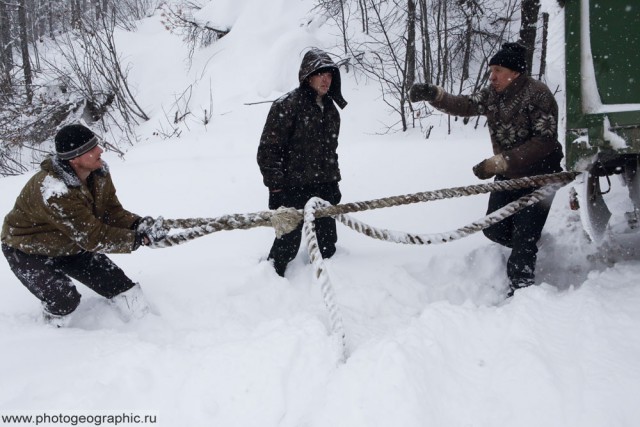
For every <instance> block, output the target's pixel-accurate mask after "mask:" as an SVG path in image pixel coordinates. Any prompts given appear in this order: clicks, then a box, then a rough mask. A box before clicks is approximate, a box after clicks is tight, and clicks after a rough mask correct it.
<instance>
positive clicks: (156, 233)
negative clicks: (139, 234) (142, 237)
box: [144, 216, 169, 244]
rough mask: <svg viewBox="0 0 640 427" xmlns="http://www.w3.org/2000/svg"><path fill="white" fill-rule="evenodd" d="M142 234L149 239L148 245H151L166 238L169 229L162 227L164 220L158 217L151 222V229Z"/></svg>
mask: <svg viewBox="0 0 640 427" xmlns="http://www.w3.org/2000/svg"><path fill="white" fill-rule="evenodd" d="M144 233H145V234H146V236H147V238H148V239H149V241H150V244H153V243H155V242H158V241H160V240H162V239H164V238H165V237H167V234H169V229H168V228H167V227H165V225H164V218H163V217H161V216H159V217H158V218H156V219H154V220H153V224H151V227H149V228H148V229H146V230H145V231H144Z"/></svg>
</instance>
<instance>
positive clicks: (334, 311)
mask: <svg viewBox="0 0 640 427" xmlns="http://www.w3.org/2000/svg"><path fill="white" fill-rule="evenodd" d="M322 206H329V202H327V201H324V200H322V199H320V198H318V197H313V198H311V199H309V200H308V201H307V203H306V204H305V206H304V225H303V226H302V230H303V233H304V239H305V242H306V246H307V252H308V253H309V259H310V260H311V263H312V264H313V267H314V271H315V279H316V281H317V282H319V283H320V291H321V293H322V299H323V301H324V304H325V306H326V307H327V310H328V311H329V319H330V321H331V332H332V333H334V334H335V335H336V336H337V337H338V338H339V339H340V340H341V342H342V360H341V361H342V362H344V361H346V360H347V357H348V354H347V337H346V334H345V332H344V325H343V323H342V316H341V315H340V311H339V310H338V305H337V304H336V296H335V292H334V291H333V286H332V285H331V280H330V279H329V273H328V272H327V268H326V266H325V264H324V259H323V258H322V253H321V252H320V248H319V244H318V238H317V236H316V226H315V219H316V217H315V212H316V210H317V209H318V208H320V207H322Z"/></svg>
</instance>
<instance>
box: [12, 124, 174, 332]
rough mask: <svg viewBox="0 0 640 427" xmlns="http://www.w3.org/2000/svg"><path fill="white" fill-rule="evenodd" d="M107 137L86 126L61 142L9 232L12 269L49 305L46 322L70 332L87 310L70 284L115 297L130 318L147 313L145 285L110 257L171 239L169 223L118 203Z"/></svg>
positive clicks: (21, 199) (15, 212)
mask: <svg viewBox="0 0 640 427" xmlns="http://www.w3.org/2000/svg"><path fill="white" fill-rule="evenodd" d="M100 141H101V140H100V138H99V137H98V136H97V135H96V134H94V133H93V132H92V131H91V130H90V129H89V128H87V127H86V126H83V125H80V124H73V125H67V126H64V127H63V128H62V129H60V130H59V131H58V133H57V134H56V137H55V145H56V154H55V155H53V156H51V157H48V158H47V159H45V160H44V161H43V162H42V165H41V170H40V171H38V172H37V173H36V174H35V175H34V176H33V177H32V178H31V179H30V180H29V181H28V182H27V183H26V185H25V186H24V188H23V189H22V191H21V192H20V195H19V196H18V198H17V200H16V203H15V206H14V207H13V209H12V210H11V211H10V212H9V213H8V214H7V216H6V217H5V219H4V223H3V226H2V234H1V239H2V252H3V254H4V256H5V257H6V259H7V261H8V262H9V267H11V270H12V271H13V273H14V274H15V275H16V277H17V278H18V279H19V280H20V281H21V282H22V284H23V285H24V286H25V287H26V288H27V289H28V290H29V291H30V292H31V293H33V294H34V295H35V296H36V297H37V298H38V299H39V300H40V301H41V302H42V305H43V309H44V312H43V315H44V319H45V321H46V322H47V323H50V324H52V325H55V326H58V327H60V326H65V325H67V324H68V323H69V318H70V316H69V315H70V314H71V313H72V312H73V311H74V310H75V309H76V308H77V307H78V305H79V304H80V293H79V292H78V291H77V289H76V287H75V286H74V284H73V283H72V281H71V278H73V279H76V280H78V281H79V282H81V283H83V284H85V285H87V286H88V287H89V288H91V289H92V290H94V291H95V292H97V293H98V294H100V295H102V296H104V297H106V298H108V299H109V300H110V301H111V302H112V303H113V304H114V305H115V306H116V307H117V308H118V309H120V310H121V311H123V314H124V315H125V316H133V317H142V316H143V315H144V314H145V313H146V312H147V311H148V306H147V304H146V302H145V300H144V297H143V294H142V290H141V288H140V285H138V284H136V283H134V282H133V281H132V280H131V279H129V278H128V277H127V276H126V275H125V273H124V272H123V271H122V270H121V269H120V268H119V267H118V266H117V265H115V264H114V263H113V262H112V261H111V260H110V259H109V258H108V257H107V256H106V255H104V254H105V253H129V252H132V251H134V250H136V249H137V248H138V247H139V246H140V245H146V244H149V243H153V242H155V241H157V240H161V239H162V238H164V236H165V235H166V231H165V230H164V228H163V227H162V217H158V219H156V220H154V219H153V218H151V217H144V218H142V217H140V216H139V215H136V214H133V213H131V212H129V211H127V210H125V209H124V208H123V207H122V205H121V204H120V202H119V201H118V197H117V196H116V189H115V187H114V185H113V181H112V180H111V174H110V173H109V168H108V167H107V164H106V163H105V162H104V161H103V160H102V159H101V156H100V155H101V154H102V148H100V145H99V143H100Z"/></svg>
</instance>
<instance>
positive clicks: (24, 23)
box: [18, 0, 33, 104]
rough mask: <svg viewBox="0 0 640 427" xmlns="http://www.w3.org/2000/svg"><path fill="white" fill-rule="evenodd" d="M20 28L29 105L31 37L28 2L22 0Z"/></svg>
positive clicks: (19, 15)
mask: <svg viewBox="0 0 640 427" xmlns="http://www.w3.org/2000/svg"><path fill="white" fill-rule="evenodd" d="M18 27H19V31H20V50H21V51H22V70H23V72H24V91H25V95H26V100H27V104H31V101H32V100H33V88H32V84H33V83H32V80H33V76H32V72H31V61H30V59H29V37H28V34H27V8H26V0H20V3H19V4H18Z"/></svg>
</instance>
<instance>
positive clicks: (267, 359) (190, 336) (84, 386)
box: [0, 0, 640, 427]
mask: <svg viewBox="0 0 640 427" xmlns="http://www.w3.org/2000/svg"><path fill="white" fill-rule="evenodd" d="M555 3H556V2H555V1H551V0H547V1H543V7H545V8H546V9H547V10H549V11H550V12H551V15H552V32H551V34H552V36H553V37H554V39H553V40H552V45H553V46H555V50H553V49H552V50H551V52H550V55H551V58H552V60H551V61H550V68H551V72H550V73H549V75H550V76H552V78H554V79H557V80H554V81H552V82H551V83H553V85H554V87H555V85H556V84H561V80H562V74H563V73H562V68H561V67H562V58H561V56H559V55H560V54H559V53H558V52H559V49H561V46H562V40H561V37H562V31H561V30H558V28H561V27H558V25H561V15H558V14H559V12H558V10H557V9H555ZM310 6H311V1H309V0H300V1H298V0H275V1H269V2H264V1H262V0H244V1H238V0H235V1H232V0H229V1H217V2H215V5H212V6H211V7H210V10H206V9H205V10H204V11H203V12H202V13H203V15H206V14H210V16H215V17H216V18H217V19H220V22H222V23H233V24H234V27H233V31H232V32H231V33H230V34H229V35H228V36H227V37H225V38H223V39H221V40H220V41H219V42H218V43H217V44H215V45H213V46H211V47H209V48H207V49H204V50H201V51H199V52H197V53H196V55H195V56H194V58H193V63H192V64H191V67H190V68H187V62H186V61H184V60H183V58H185V51H184V47H183V46H182V43H181V41H180V39H179V38H178V37H177V36H175V35H171V34H169V33H168V32H166V31H165V30H164V29H163V27H162V26H161V25H160V22H159V17H158V16H155V17H152V18H149V19H148V20H146V21H145V22H142V23H141V24H140V26H139V31H137V32H135V33H128V34H124V33H123V34H119V36H118V37H119V40H120V42H121V45H122V49H123V51H124V52H125V58H127V60H129V61H131V63H132V67H133V68H132V69H131V77H132V79H133V81H134V83H135V86H136V90H137V91H138V94H139V95H138V98H139V100H140V101H141V102H142V104H143V106H144V108H146V109H147V110H148V112H149V113H150V114H152V115H153V119H152V120H151V121H149V122H148V123H145V124H144V125H142V126H141V128H140V134H141V135H143V136H144V140H143V141H141V142H140V143H139V144H138V145H136V146H135V147H133V148H131V149H130V151H129V152H128V153H127V155H126V157H125V159H124V160H122V159H120V158H118V157H116V156H114V155H110V154H109V153H106V154H105V155H104V158H105V159H106V160H107V162H108V163H109V166H110V168H111V171H112V174H113V178H114V181H115V184H116V187H117V189H118V195H119V198H120V200H121V202H122V203H123V204H124V206H125V207H126V208H128V209H129V210H131V211H133V212H137V213H139V214H142V215H152V216H157V215H163V216H164V217H165V218H198V217H217V216H221V215H225V214H231V213H247V212H255V211H261V210H265V209H266V205H267V191H266V189H265V187H264V186H263V185H262V179H261V176H260V173H259V170H258V167H257V165H256V161H255V155H256V149H257V145H258V140H259V136H260V132H261V130H262V126H263V124H264V120H265V118H266V114H267V111H268V108H269V104H256V105H246V104H247V103H252V102H259V101H265V100H270V99H274V98H275V97H277V96H279V95H280V94H282V93H284V92H286V91H288V90H290V89H292V88H293V87H294V86H295V85H296V84H297V70H298V67H299V63H300V59H301V55H302V54H303V53H304V51H305V49H306V48H308V47H310V46H319V47H321V48H327V49H329V48H331V46H334V45H335V43H336V41H335V40H336V39H335V35H332V34H335V31H334V30H333V29H331V27H330V26H329V23H325V22H323V20H321V19H319V18H318V17H317V16H316V15H314V14H309V13H308V10H309V8H310ZM553 26H555V27H553ZM559 38H560V39H559ZM159 46H161V47H162V48H161V49H159V48H158V47H159ZM336 52H339V50H336ZM560 52H561V51H560ZM554 58H555V59H554ZM365 83H366V82H365V80H364V79H363V78H362V76H360V78H358V79H355V78H354V76H353V74H344V72H343V93H344V95H345V98H346V99H347V100H348V101H349V105H348V106H347V108H346V109H345V110H343V111H342V112H341V116H342V124H343V125H342V131H341V137H340V147H339V155H340V166H341V170H342V175H343V181H342V183H341V189H342V193H343V201H344V202H351V201H359V200H370V199H376V198H380V197H386V196H393V195H400V194H409V193H414V192H421V191H427V190H435V189H440V188H448V187H456V186H463V185H469V184H476V183H478V180H477V179H476V178H475V177H474V175H473V174H472V172H471V167H472V166H473V165H474V164H476V163H477V162H479V161H480V160H482V159H483V158H485V157H487V156H489V155H490V149H491V148H490V143H489V140H488V133H487V131H486V129H480V130H478V131H476V132H474V131H472V130H470V129H462V130H458V131H456V132H455V133H454V135H452V136H448V135H447V134H446V126H442V128H439V127H436V128H435V129H434V131H433V132H432V135H431V138H430V139H424V138H423V137H422V135H421V132H420V131H418V130H411V131H409V132H406V133H392V134H385V135H382V132H381V131H382V130H384V126H383V125H382V122H384V121H386V122H387V123H389V122H390V121H395V119H390V118H389V113H388V111H387V110H386V107H385V105H384V103H383V102H382V100H381V99H380V98H379V97H378V96H377V94H376V85H374V84H372V85H371V86H367V85H366V84H365ZM190 84H193V87H194V91H193V93H192V97H191V102H192V104H191V105H192V107H191V108H192V113H193V114H192V115H191V116H189V119H188V120H189V123H188V125H189V126H188V127H189V130H188V131H187V130H186V128H185V130H184V131H183V133H182V135H181V137H180V138H178V139H171V140H163V139H162V138H160V137H159V136H157V135H154V134H153V132H154V131H156V130H159V129H161V128H162V129H165V130H166V129H167V128H168V126H169V123H168V121H167V119H166V111H169V110H170V109H171V108H172V104H173V102H174V100H175V99H176V98H177V97H179V96H180V94H182V93H183V91H184V90H185V88H186V87H187V86H188V85H190ZM210 95H212V96H213V104H214V110H213V117H212V121H211V123H210V124H208V125H207V126H206V127H205V126H203V125H202V123H201V120H200V117H202V115H203V114H204V113H203V110H204V109H208V108H209V98H210ZM559 102H561V105H563V104H562V101H561V100H560V99H559ZM443 120H444V118H443ZM30 176H31V173H28V174H25V175H24V176H18V177H9V178H3V179H0V193H1V194H2V195H3V196H2V199H1V200H0V212H2V215H4V213H6V212H8V211H9V210H10V209H11V207H12V205H13V202H14V200H15V197H16V196H17V194H18V192H19V190H20V189H21V187H22V185H23V184H24V183H25V182H26V180H27V179H28V178H29V177H30ZM614 184H616V182H615V180H614ZM607 200H608V203H609V205H610V207H611V209H612V210H613V211H614V216H613V218H612V222H611V227H610V234H612V235H613V237H607V238H606V240H605V242H604V243H603V246H602V247H601V248H600V249H598V248H597V247H596V246H595V245H593V244H591V243H589V241H588V239H587V238H586V237H585V234H584V232H583V231H582V229H581V224H580V218H579V215H578V213H577V212H574V211H571V210H569V209H568V188H563V189H562V190H560V191H559V192H558V194H557V196H556V199H555V201H554V205H553V208H552V212H551V215H550V218H549V220H548V222H547V226H546V228H545V231H544V234H543V238H542V239H541V242H540V254H539V262H538V269H537V272H538V274H537V282H538V285H539V286H535V287H531V288H528V289H526V290H523V291H519V292H517V293H516V295H515V296H514V297H513V298H512V299H510V300H508V301H504V293H505V291H506V286H507V285H506V277H505V262H506V261H505V260H506V256H507V255H508V252H507V251H506V250H505V249H504V248H502V247H499V246H497V245H495V244H493V243H491V242H489V241H488V240H487V239H486V238H484V236H483V235H482V234H481V233H479V234H475V235H473V236H471V237H467V238H464V239H462V240H458V241H455V242H452V243H447V244H443V245H435V246H405V245H398V244H393V243H388V242H382V241H378V240H372V239H370V238H368V237H366V236H363V235H361V234H357V233H355V232H354V231H352V230H350V229H348V228H346V227H343V226H341V225H338V227H339V229H338V232H339V242H338V245H339V246H338V252H337V254H336V255H335V256H334V257H333V258H332V259H331V260H329V261H327V266H328V269H329V274H330V277H331V283H332V286H333V289H334V291H335V295H336V300H337V306H338V308H339V310H340V313H341V315H342V318H343V322H344V328H345V332H346V339H347V342H348V352H349V358H348V359H347V360H346V363H340V354H341V344H340V341H339V340H338V339H337V337H335V336H333V335H332V334H330V322H329V316H328V312H327V309H326V307H325V305H324V302H323V299H322V295H321V292H320V287H319V285H318V283H317V282H316V281H315V280H314V277H313V268H312V266H311V265H310V264H309V260H308V256H307V255H306V253H305V251H304V248H302V249H301V252H300V253H299V255H298V257H297V258H296V259H295V260H294V261H293V262H292V263H291V264H290V266H289V269H288V271H287V277H286V278H285V279H283V278H280V277H279V276H277V275H276V274H275V273H274V272H273V271H272V269H271V268H270V266H269V264H267V263H266V262H265V261H264V260H263V259H264V257H265V256H266V254H267V252H268V249H269V247H270V245H271V241H272V239H273V230H272V229H269V228H256V229H252V230H246V231H225V232H219V233H215V234H212V235H209V236H206V237H202V238H200V239H197V240H194V241H192V242H189V243H187V244H184V245H181V246H177V247H173V248H166V249H156V250H152V249H148V248H142V249H140V250H138V251H137V252H135V253H133V254H131V255H114V256H112V258H113V259H114V260H115V261H116V263H118V264H119V265H120V266H121V267H122V268H123V269H124V270H125V271H126V272H127V273H128V275H129V276H130V277H131V278H132V279H134V280H135V281H138V282H139V283H140V284H141V285H142V287H143V289H144V291H145V293H146V297H147V299H148V301H149V303H150V304H151V306H152V314H150V315H148V316H147V317H145V318H143V319H141V320H136V321H130V322H126V321H124V320H123V319H122V318H121V317H120V316H119V314H118V312H117V311H115V310H114V308H113V307H112V306H110V305H109V304H107V303H106V302H105V300H103V299H102V298H101V297H99V296H98V295H97V294H95V293H93V292H91V291H90V290H88V289H87V288H86V287H84V286H82V285H78V287H79V290H80V292H81V293H82V294H83V300H82V303H81V305H80V307H79V308H78V310H77V312H76V313H74V317H73V319H72V322H71V325H70V327H69V328H66V329H55V328H52V327H49V326H46V325H44V324H43V323H42V321H41V319H40V306H39V303H38V302H37V300H36V299H35V298H34V297H33V296H31V294H29V293H28V292H27V291H26V289H24V288H23V287H22V286H21V285H20V284H19V282H18V280H17V279H16V278H15V277H14V276H13V274H12V273H11V271H10V270H9V268H8V265H7V264H6V262H5V261H4V259H2V260H0V343H1V344H0V348H1V349H2V351H0V384H1V387H0V414H3V415H6V414H17V413H27V414H42V413H49V414H60V413H62V414H73V413H83V414H99V413H105V411H106V412H107V413H112V414H113V413H124V414H132V413H136V414H155V415H156V416H157V424H160V425H163V426H193V427H196V426H204V425H212V426H243V427H244V426H260V427H267V426H291V427H293V426H296V427H299V426H309V427H310V426H317V427H320V426H322V427H326V426H345V427H347V426H348V427H359V426H362V427H373V426H380V427H388V426H405V427H409V426H486V427H495V426H509V427H515V426H518V427H524V426H532V427H540V426H547V427H548V426H558V427H567V426H576V427H577V426H580V427H605V426H607V427H608V426H616V427H636V426H638V425H640V406H639V405H638V404H637V399H638V396H640V310H639V309H638V307H640V286H639V285H638V278H639V277H640V253H639V252H640V249H639V243H640V235H639V234H638V233H634V232H632V231H631V230H629V229H628V227H627V226H626V224H625V223H624V218H623V213H624V211H625V210H628V209H629V208H630V202H629V201H628V199H627V197H626V196H625V189H624V188H622V187H621V186H619V185H616V186H614V189H613V191H612V192H611V193H610V194H608V195H607ZM486 202H487V196H473V197H465V198H461V199H454V200H445V201H438V202H430V203H423V204H416V205H410V206H404V207H396V208H388V209H381V210H376V211H368V212H363V213H358V214H354V216H355V217H356V218H358V219H360V220H362V221H364V222H366V223H369V224H371V225H373V226H376V227H381V228H388V229H394V230H404V231H408V232H412V233H433V232H441V231H447V230H453V229H456V228H458V227H461V226H463V225H466V224H468V223H470V222H472V221H473V220H476V219H478V218H481V217H482V216H484V213H485V209H486ZM4 425H11V424H4ZM16 425H18V424H16ZM41 425H42V424H41ZM103 425H108V424H103ZM121 425H124V424H121Z"/></svg>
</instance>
